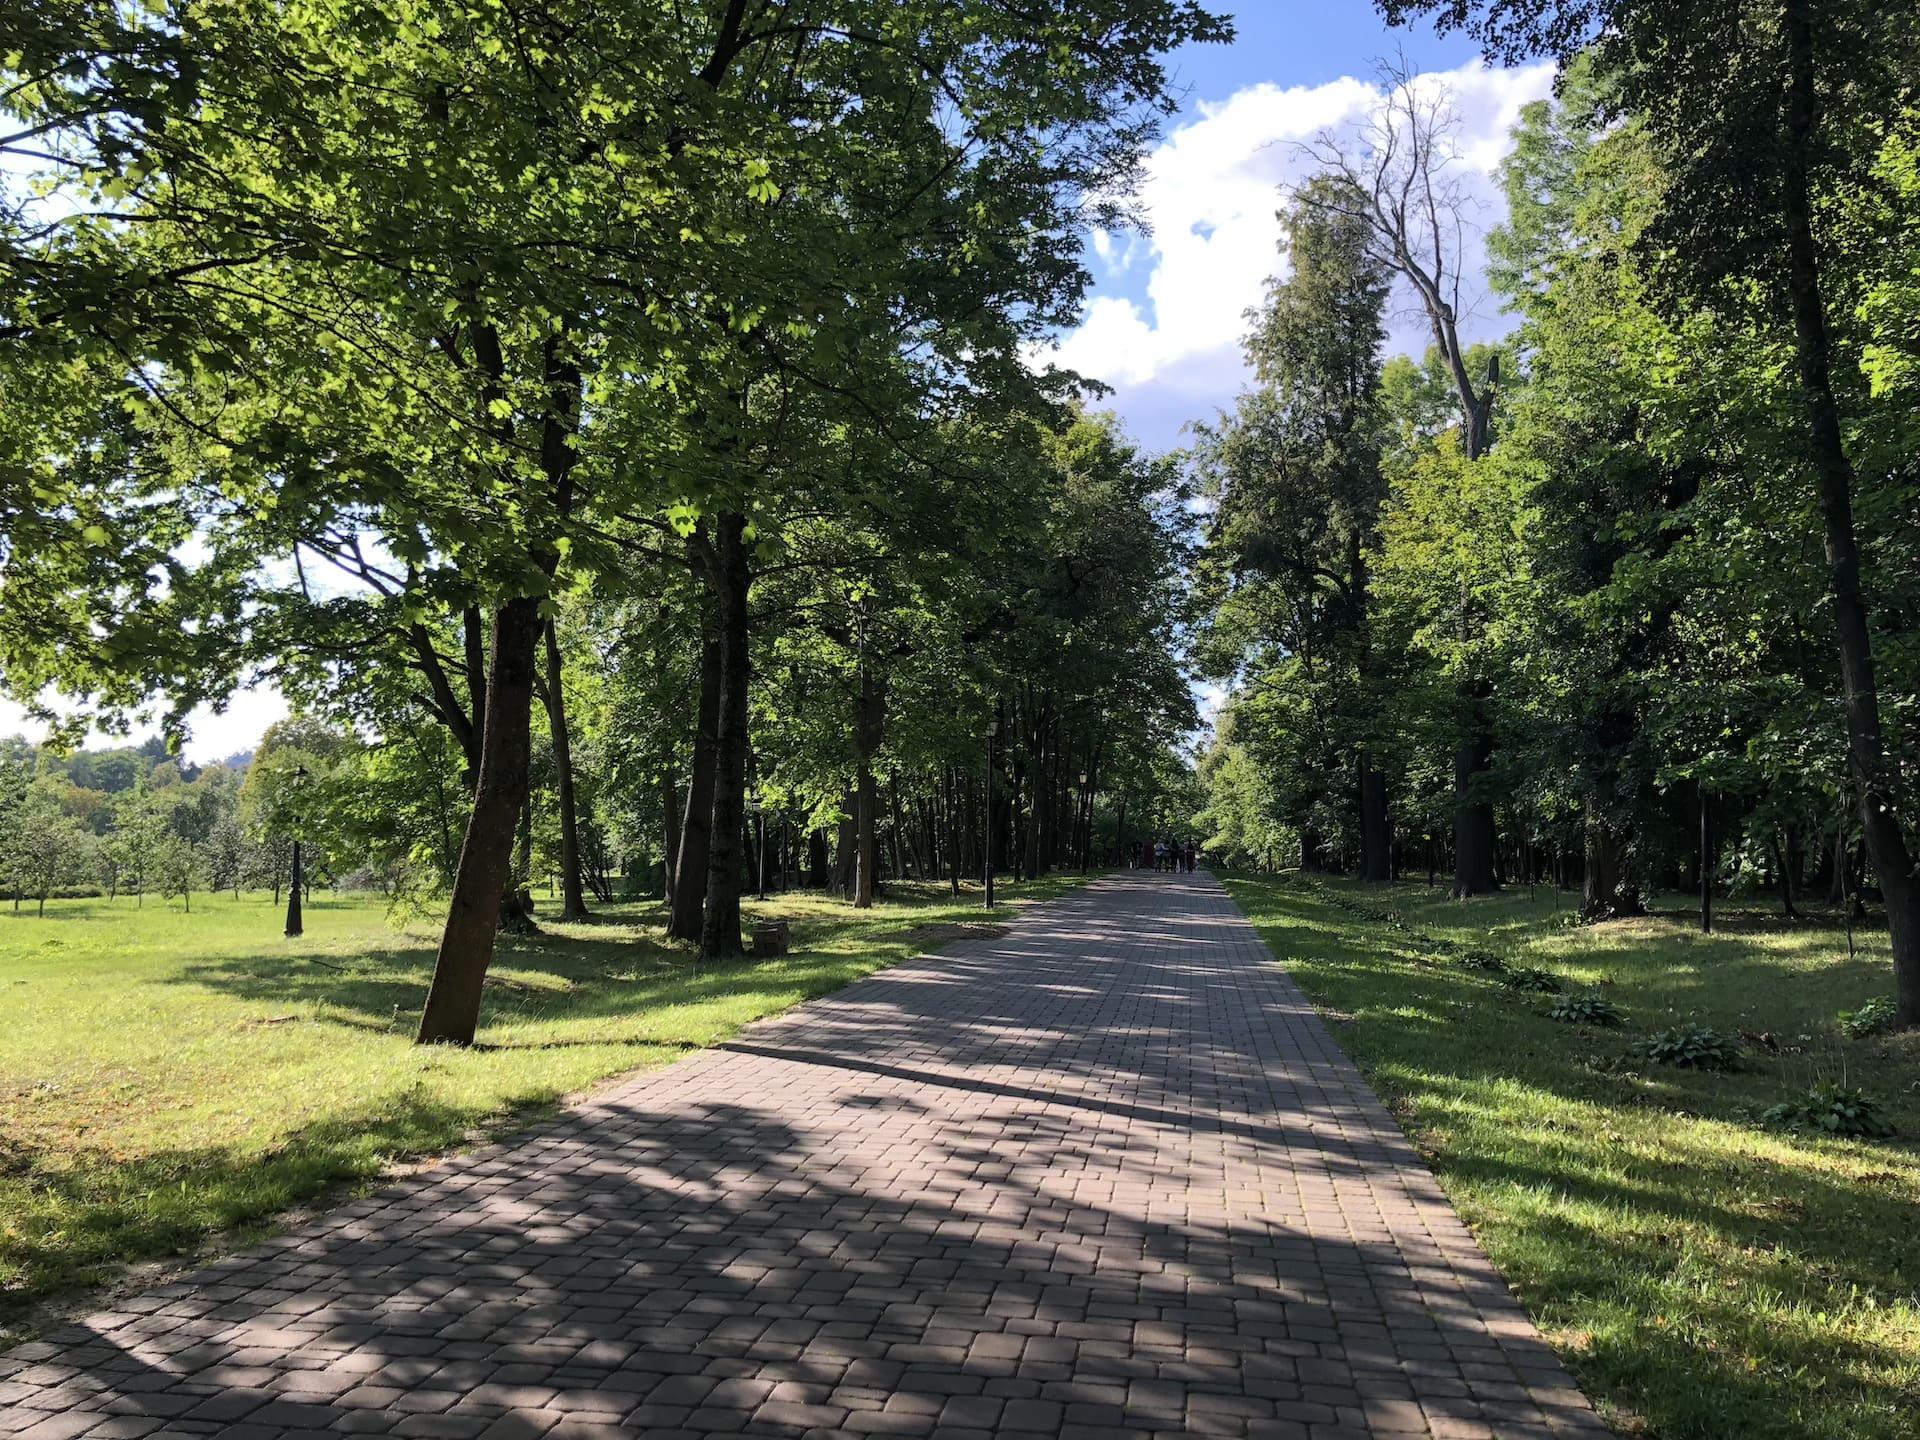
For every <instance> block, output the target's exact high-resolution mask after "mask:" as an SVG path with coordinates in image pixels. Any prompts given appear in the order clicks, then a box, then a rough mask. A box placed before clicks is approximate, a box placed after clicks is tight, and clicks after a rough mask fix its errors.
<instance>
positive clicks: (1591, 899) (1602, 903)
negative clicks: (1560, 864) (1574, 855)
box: [1580, 815, 1647, 921]
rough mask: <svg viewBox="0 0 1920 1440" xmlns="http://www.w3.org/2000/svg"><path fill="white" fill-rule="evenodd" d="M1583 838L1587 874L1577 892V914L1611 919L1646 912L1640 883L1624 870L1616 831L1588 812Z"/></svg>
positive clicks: (1584, 916)
mask: <svg viewBox="0 0 1920 1440" xmlns="http://www.w3.org/2000/svg"><path fill="white" fill-rule="evenodd" d="M1586 839H1587V867H1586V870H1587V874H1586V887H1585V889H1584V890H1582V892H1581V895H1580V918H1581V919H1582V920H1586V921H1595V920H1612V919H1616V918H1618V917H1620V916H1624V915H1644V914H1646V913H1647V910H1646V905H1645V903H1644V902H1643V901H1642V900H1641V897H1640V883H1639V881H1638V880H1636V879H1634V878H1633V877H1632V876H1631V875H1629V874H1628V873H1627V869H1626V855H1625V849H1626V847H1625V845H1624V844H1623V843H1622V837H1621V836H1620V833H1619V832H1618V831H1616V830H1615V829H1614V828H1613V827H1612V826H1611V825H1609V824H1607V823H1606V821H1605V820H1603V819H1602V818H1601V817H1599V816H1597V815H1595V816H1589V817H1588V818H1587V824H1586Z"/></svg>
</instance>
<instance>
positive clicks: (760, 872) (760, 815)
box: [747, 795, 767, 900]
mask: <svg viewBox="0 0 1920 1440" xmlns="http://www.w3.org/2000/svg"><path fill="white" fill-rule="evenodd" d="M747 807H748V808H749V809H750V810H752V811H753V824H754V830H755V832H756V844H757V846H758V849H759V852H760V855H759V863H757V864H756V865H755V866H754V871H755V873H756V874H757V876H758V878H759V886H758V894H759V898H760V899H762V900H764V899H766V898H767V807H766V806H765V805H764V804H762V803H761V800H760V797H759V796H758V795H755V796H754V797H752V798H751V799H750V800H748V801H747Z"/></svg>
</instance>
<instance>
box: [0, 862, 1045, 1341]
mask: <svg viewBox="0 0 1920 1440" xmlns="http://www.w3.org/2000/svg"><path fill="white" fill-rule="evenodd" d="M1076 883H1078V877H1057V878H1051V879H1047V880H1042V881H1038V882H1029V883H1026V884H1011V883H1009V884H1005V885H1003V886H1001V887H1000V888H1001V891H1002V893H1003V895H1004V896H1005V898H1006V900H1007V901H1008V902H1009V904H1011V905H1016V906H1017V905H1018V904H1020V903H1022V902H1024V901H1028V900H1031V899H1036V898H1045V897H1047V896H1051V895H1055V894H1059V893H1062V892H1063V891H1065V890H1068V889H1071V888H1073V886H1074V885H1075V884H1076ZM890 889H891V891H892V894H891V895H890V896H889V897H888V898H886V899H884V900H882V901H881V902H880V903H879V904H877V905H876V906H875V908H873V909H872V910H869V911H855V910H853V909H851V908H850V907H848V906H847V905H846V903H845V902H843V901H838V900H833V899H831V898H828V897H823V896H817V895H810V894H809V895H803V894H791V895H787V896H776V897H770V898H769V899H768V900H767V901H765V902H760V901H755V900H752V899H749V900H748V901H747V903H746V906H745V912H746V915H747V917H748V919H749V920H751V919H752V918H753V917H755V916H760V915H767V916H780V917H784V918H785V919H787V920H788V921H789V923H790V925H791V928H792V940H793V952H792V953H791V954H789V955H787V956H784V957H780V958H778V959H770V960H753V959H744V960H738V961H731V962H726V963H720V964H701V963H699V961H698V958H697V956H696V955H695V954H694V952H693V951H692V949H691V948H689V947H687V946H685V945H682V944H679V943H677V942H672V941H668V940H666V939H664V937H663V936H662V933H661V919H662V916H661V914H660V906H659V904H658V902H636V903H632V904H625V905H614V906H607V907H604V908H603V909H602V910H600V911H599V912H597V913H596V915H595V917H594V918H593V920H591V921H589V922H585V923H582V924H568V925H561V924H557V923H551V922H546V921H543V922H542V928H543V932H544V933H542V934H540V935H537V936H529V937H512V938H509V937H503V938H502V940H501V942H500V944H499V946H498V948H497V951H496V955H495V961H494V964H493V967H492V969H491V970H490V971H489V974H488V979H487V986H486V991H485V1005H484V1010H483V1014H482V1019H481V1026H480V1032H479V1036H478V1043H477V1044H476V1045H475V1046H474V1047H473V1048H472V1049H470V1050H458V1049H450V1048H445V1047H433V1048H421V1047H418V1046H415V1045H414V1044H413V1043H412V1037H413V1031H414V1026H415V1024H416V1023H417V1020H418V1016H419V1010H420V1005H421V1002H422V999H423V998H424V996H425V993H426V986H427V982H428V980H429V978H430V977H431V975H432V971H433V960H434V942H435V940H436V938H437V933H436V931H435V930H434V929H433V927H432V926H431V925H430V924H429V923H424V922H414V923H410V924H403V925H399V926H396V925H395V924H393V923H390V921H389V918H388V915H387V913H386V909H385V907H384V905H383V903H382V902H381V901H380V900H379V899H377V898H374V897H334V896H324V895H322V896H316V897H315V898H314V899H313V901H312V902H311V903H310V904H309V905H308V907H307V910H306V934H305V935H304V936H302V937H301V938H300V939H298V940H287V939H285V938H283V937H282V935H281V933H280V930H281V913H282V912H281V911H280V909H279V908H277V907H276V906H275V905H274V904H273V903H272V900H271V897H269V896H267V895H264V894H254V895H245V896H242V897H240V898H238V899H236V898H234V897H233V896H230V895H228V896H207V895H200V896H195V897H194V901H193V912H192V914H191V915H188V914H185V913H183V912H182V910H181V909H180V907H179V905H178V904H177V902H176V903H175V904H174V905H171V906H168V905H163V904H160V903H158V902H157V901H151V900H150V901H149V902H148V903H147V904H145V905H142V906H138V907H136V906H135V905H134V903H133V902H131V901H128V900H124V899H122V900H117V901H107V900H76V901H50V902H49V904H48V908H47V913H48V918H47V920H46V921H45V922H40V921H38V920H37V919H36V917H34V916H33V914H32V912H31V911H28V912H27V913H25V914H22V915H20V916H17V917H15V916H12V915H7V914H0V997H4V1001H5V1004H6V1007H7V1013H8V1018H9V1021H10V1023H9V1025H8V1026H7V1027H6V1028H5V1030H4V1031H0V1326H4V1325H5V1324H7V1323H8V1322H9V1321H10V1320H17V1319H18V1317H20V1316H22V1315H23V1314H25V1313H26V1308H27V1307H28V1306H29V1305H30V1304H31V1302H33V1301H35V1300H36V1299H38V1298H40V1297H43V1296H45V1295H48V1294H52V1293H56V1292H59V1291H62V1290H65V1289H70V1288H72V1287H74V1286H76V1285H84V1284H87V1283H90V1282H92V1281H95V1280H98V1279H100V1278H102V1277H104V1276H107V1275H110V1274H111V1273H112V1272H113V1270H114V1268H115V1267H116V1266H117V1265H119V1264H121V1263H123V1262H127V1261H139V1260H152V1259H160V1258H164V1257H167V1256H169V1255H175V1254H179V1253H183V1252H188V1251H191V1250H192V1249H194V1247H196V1246H197V1245H199V1244H200V1243H202V1241H203V1240H204V1239H205V1237H206V1236H208V1235H209V1234H214V1233H219V1232H226V1231H232V1230H234V1229H235V1228H236V1227H245V1226H248V1225H251V1224H254V1223H257V1222H259V1221H261V1220H262V1219H263V1218H265V1217H269V1216H271V1215H272V1214H273V1213H274V1212H276V1211H279V1210H282V1209H285V1208H286V1207H288V1206H289V1205H293V1204H297V1203H301V1202H305V1201H309V1200H312V1199H314V1198H316V1197H318V1196H320V1195H322V1194H324V1193H325V1192H327V1191H328V1190H329V1189H330V1188H332V1187H336V1186H340V1185H343V1184H348V1185H353V1184H363V1183H365V1182H367V1181H368V1180H370V1179H372V1178H375V1177H377V1176H379V1175H381V1174H382V1173H384V1172H385V1171H386V1170H387V1169H388V1167H390V1166H391V1165H392V1164H394V1163H395V1162H397V1161H407V1160H411V1159H414V1158H417V1157H421V1156H427V1155H431V1154H433V1153H435V1152H437V1151H442V1150H445V1149H446V1148H448V1147H449V1146H454V1145H458V1144H460V1143H462V1141H463V1140H465V1139H468V1138H471V1137H473V1136H476V1135H479V1134H482V1133H488V1132H491V1131H493V1130H497V1129H498V1128H500V1127H501V1126H503V1125H511V1124H513V1123H516V1122H517V1121H518V1120H520V1119H521V1118H523V1117H524V1116H526V1115H527V1114H529V1113H531V1112H535V1111H538V1110H539V1109H540V1108H542V1107H544V1106H548V1105H551V1104H553V1103H554V1102H555V1101H557V1100H559V1099H560V1098H561V1097H564V1096H565V1095H567V1094H569V1093H571V1092H573V1091H576V1090H579V1089H580V1088H581V1087H583V1086H586V1085H590V1084H592V1083H593V1082H594V1081H596V1080H599V1079H602V1078H604V1077H606V1076H608V1075H612V1074H617V1073H621V1072H625V1071H629V1070H634V1069H639V1068H644V1067H648V1066H654V1065H661V1064H667V1063H670V1062H671V1061H673V1060H675V1059H677V1058H679V1057H680V1056H682V1055H684V1054H686V1053H687V1052H688V1051H689V1050H692V1049H695V1048H699V1047H701V1046H706V1045H712V1044H715V1043H717V1042H719V1041H721V1040H724V1039H726V1038H728V1037H729V1036H731V1035H732V1034H734V1033H735V1032H737V1031H738V1030H739V1029H740V1027H741V1026H743V1025H745V1024H747V1023H749V1022H750V1021H752V1020H755V1019H758V1018H760V1017H762V1016H765V1015H769V1014H773V1013H775V1012H777V1011H779V1010H782V1009H785V1008H787V1007H788V1006H790V1005H793V1004H797V1003H798V1002H800V1001H802V1000H806V999H809V998H811V997H813V996H816V995H821V994H824V993H826V992H827V991H830V990H833V989H836V988H838V987H839V986H842V985H845V984H846V983H847V982H848V981H850V980H854V979H857V978H859V977H860V976H862V975H865V974H868V973H870V972H871V971H873V970H876V969H878V968H880V967H881V966H883V965H887V964H891V963H894V962H896V961H898V960H901V959H905V958H907V957H909V956H912V955H914V954H917V953H920V952H921V951H923V950H925V949H928V948H937V944H938V943H944V942H939V941H928V940H927V939H926V938H925V937H927V936H928V935H929V934H932V933H935V932H938V933H940V934H944V935H949V936H951V935H953V934H956V933H960V928H961V927H963V926H967V925H971V924H972V923H974V922H977V921H979V920H981V919H983V918H984V914H983V912H982V911H981V910H980V909H979V897H978V894H977V890H976V892H975V893H973V894H970V895H969V894H963V895H962V896H961V897H960V898H959V899H958V900H955V899H953V898H951V897H950V896H949V894H948V892H947V887H946V886H945V885H914V884H905V885H900V884H896V885H894V886H891V887H890ZM999 918H1002V919H1004V918H1005V917H1004V916H1002V917H999Z"/></svg>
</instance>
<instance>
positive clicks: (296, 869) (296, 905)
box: [287, 765, 307, 939]
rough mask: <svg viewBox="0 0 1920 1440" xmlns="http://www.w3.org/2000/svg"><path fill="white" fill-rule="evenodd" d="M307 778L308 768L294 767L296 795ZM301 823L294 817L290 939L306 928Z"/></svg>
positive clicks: (289, 891) (289, 897)
mask: <svg viewBox="0 0 1920 1440" xmlns="http://www.w3.org/2000/svg"><path fill="white" fill-rule="evenodd" d="M306 778H307V767H306V766H304V765H296V766H294V767H293V783H294V785H295V787H296V788H295V793H296V794H298V793H299V792H300V790H302V789H304V788H305V783H306ZM299 823H300V821H299V817H298V816H297V815H296V816H295V817H294V826H295V829H294V833H293V884H292V885H291V886H289V887H288V889H287V938H288V939H292V938H293V937H295V936H297V935H300V934H302V933H303V931H304V928H305V927H304V926H303V925H302V924H301V916H300V885H301V875H300V831H299V828H298V827H299Z"/></svg>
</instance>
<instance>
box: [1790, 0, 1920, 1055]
mask: <svg viewBox="0 0 1920 1440" xmlns="http://www.w3.org/2000/svg"><path fill="white" fill-rule="evenodd" d="M1785 19H1786V28H1787V50H1788V67H1789V76H1788V82H1789V83H1788V88H1787V142H1788V143H1787V146H1786V163H1787V177H1786V180H1787V183H1786V185H1785V187H1784V191H1785V193H1784V196H1783V199H1784V202H1785V203H1784V206H1783V209H1784V212H1785V220H1786V229H1787V237H1788V250H1789V261H1790V267H1791V269H1790V276H1789V286H1788V288H1789V290H1790V291H1791V293H1792V298H1793V328H1794V353H1795V357H1796V359H1797V360H1798V362H1799V371H1800V391H1801V396H1802V400H1803V402H1804V403H1805V406H1806V418H1807V433H1808V439H1809V441H1810V442H1811V445H1810V448H1811V451H1812V457H1811V458H1812V460H1813V469H1814V475H1815V480H1816V485H1817V487H1818V491H1819V497H1820V514H1821V518H1822V520H1823V521H1824V522H1825V526H1826V560H1827V590H1828V593H1829V595H1831V596H1832V599H1833V617H1834V624H1835V627H1836V628H1837V630H1838V632H1839V634H1838V638H1839V649H1840V674H1841V679H1842V681H1843V683H1844V686H1845V689H1846V702H1847V762H1848V768H1849V769H1850V770H1851V771H1852V772H1853V778H1854V781H1855V783H1856V784H1857V785H1858V787H1859V791H1860V814H1861V822H1862V826H1863V828H1864V829H1865V831H1866V839H1867V856H1868V858H1869V859H1870V860H1871V861H1872V862H1873V869H1874V874H1875V876H1876V877H1877V878H1878V879H1879V882H1880V894H1881V897H1882V899H1884V900H1885V902H1886V907H1887V929H1888V933H1889V937H1890V938H1891V940H1892V943H1893V975H1894V1007H1895V1016H1896V1021H1897V1023H1898V1024H1900V1025H1903V1026H1920V876H1916V874H1915V873H1914V862H1913V857H1912V855H1911V854H1910V852H1909V851H1908V849H1907V842H1906V836H1905V834H1904V832H1903V831H1902V829H1901V816H1900V810H1899V800H1898V795H1897V789H1898V787H1897V786H1895V785H1894V784H1893V782H1892V779H1891V777H1890V776H1889V774H1888V771H1887V763H1886V747H1885V745H1884V743H1883V741H1882V739H1881V734H1880V692H1879V688H1878V683H1877V681H1876V680H1875V677H1874V664H1873V646H1872V642H1871V639H1870V631H1869V628H1868V625H1867V605H1866V599H1865V597H1864V596H1863V595H1862V593H1861V588H1860V550H1859V545H1858V542H1857V540H1856V538H1855V535H1854V528H1853V463H1852V461H1850V460H1849V459H1848V458H1847V452H1846V445H1845V443H1844V441H1843V439H1842V436H1841V430H1840V407H1839V405H1838V403H1837V402H1836V401H1835V399H1834V394H1833V380H1832V375H1831V373H1830V371H1829V368H1828V366H1829V347H1830V340H1829V336H1828V331H1827V314H1826V303H1825V300H1824V298H1823V297H1822V295H1821V293H1820V260H1819V248H1818V244H1817V242H1816V240H1815V238H1814V233H1813V206H1812V198H1813V181H1812V175H1811V159H1810V157H1811V155H1812V153H1813V147H1814V135H1815V131H1816V129H1817V124H1818V117H1817V114H1816V106H1817V105H1818V103H1819V102H1818V95H1817V91H1816V88H1815V84H1814V53H1813V51H1814V31H1813V16H1812V6H1811V4H1810V0H1788V3H1787V6H1786V14H1785Z"/></svg>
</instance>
